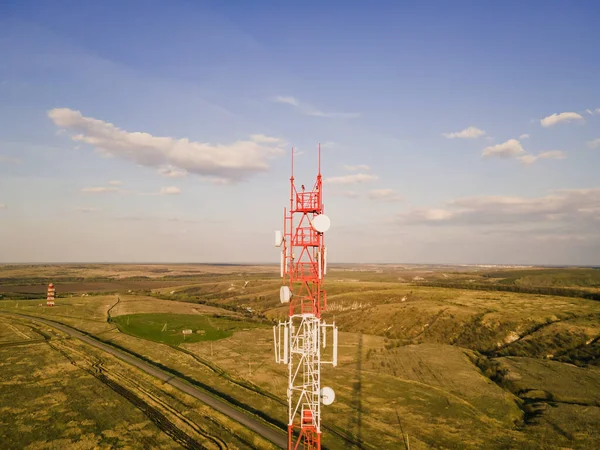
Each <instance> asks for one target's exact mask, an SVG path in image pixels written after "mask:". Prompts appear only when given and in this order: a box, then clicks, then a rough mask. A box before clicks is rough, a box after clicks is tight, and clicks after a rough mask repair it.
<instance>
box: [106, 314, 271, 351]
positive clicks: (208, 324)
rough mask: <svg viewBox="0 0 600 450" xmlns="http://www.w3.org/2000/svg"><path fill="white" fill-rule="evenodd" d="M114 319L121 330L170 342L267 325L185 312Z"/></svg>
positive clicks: (213, 337) (222, 335)
mask: <svg viewBox="0 0 600 450" xmlns="http://www.w3.org/2000/svg"><path fill="white" fill-rule="evenodd" d="M113 321H114V323H116V324H117V326H118V327H119V330H120V331H121V332H123V333H127V334H131V335H133V336H137V337H140V338H143V339H149V340H151V341H156V342H162V343H164V344H172V345H178V344H181V343H183V342H190V343H191V342H199V341H216V340H217V339H224V338H226V337H229V336H231V335H232V334H233V332H234V331H236V330H249V329H252V328H257V327H261V326H262V327H265V326H266V325H261V324H260V323H257V322H249V321H243V320H239V319H238V320H235V319H233V318H227V317H225V318H223V317H211V316H208V315H195V316H192V315H186V314H130V315H124V316H117V317H116V318H115V319H114V320H113ZM184 329H188V330H190V331H191V334H189V335H183V334H182V331H183V330H184Z"/></svg>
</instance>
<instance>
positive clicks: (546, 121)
mask: <svg viewBox="0 0 600 450" xmlns="http://www.w3.org/2000/svg"><path fill="white" fill-rule="evenodd" d="M573 120H583V117H582V116H581V114H578V113H576V112H563V113H560V114H556V113H554V114H552V115H550V116H547V117H544V118H543V119H541V120H540V123H541V125H542V126H543V127H551V126H553V125H556V124H557V123H560V122H572V121H573Z"/></svg>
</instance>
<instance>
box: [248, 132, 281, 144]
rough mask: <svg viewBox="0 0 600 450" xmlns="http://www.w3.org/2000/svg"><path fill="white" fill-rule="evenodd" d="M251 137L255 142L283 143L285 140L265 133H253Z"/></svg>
mask: <svg viewBox="0 0 600 450" xmlns="http://www.w3.org/2000/svg"><path fill="white" fill-rule="evenodd" d="M250 139H252V140H253V141H254V142H259V143H262V144H283V143H284V141H283V140H282V139H279V138H276V137H273V136H266V135H264V134H251V135H250Z"/></svg>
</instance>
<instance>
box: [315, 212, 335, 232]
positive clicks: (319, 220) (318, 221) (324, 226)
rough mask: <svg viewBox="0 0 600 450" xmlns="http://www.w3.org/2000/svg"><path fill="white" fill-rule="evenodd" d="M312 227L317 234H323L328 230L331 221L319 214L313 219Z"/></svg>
mask: <svg viewBox="0 0 600 450" xmlns="http://www.w3.org/2000/svg"><path fill="white" fill-rule="evenodd" d="M312 226H313V228H314V229H315V230H317V231H318V232H319V233H325V232H326V231H327V230H329V227H330V226H331V221H330V220H329V217H327V216H326V215H325V214H319V215H318V216H316V217H315V218H314V219H313V221H312Z"/></svg>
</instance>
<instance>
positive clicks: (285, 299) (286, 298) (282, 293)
mask: <svg viewBox="0 0 600 450" xmlns="http://www.w3.org/2000/svg"><path fill="white" fill-rule="evenodd" d="M290 298H292V291H290V288H289V287H288V286H281V288H280V289H279V301H281V303H289V302H290Z"/></svg>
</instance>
